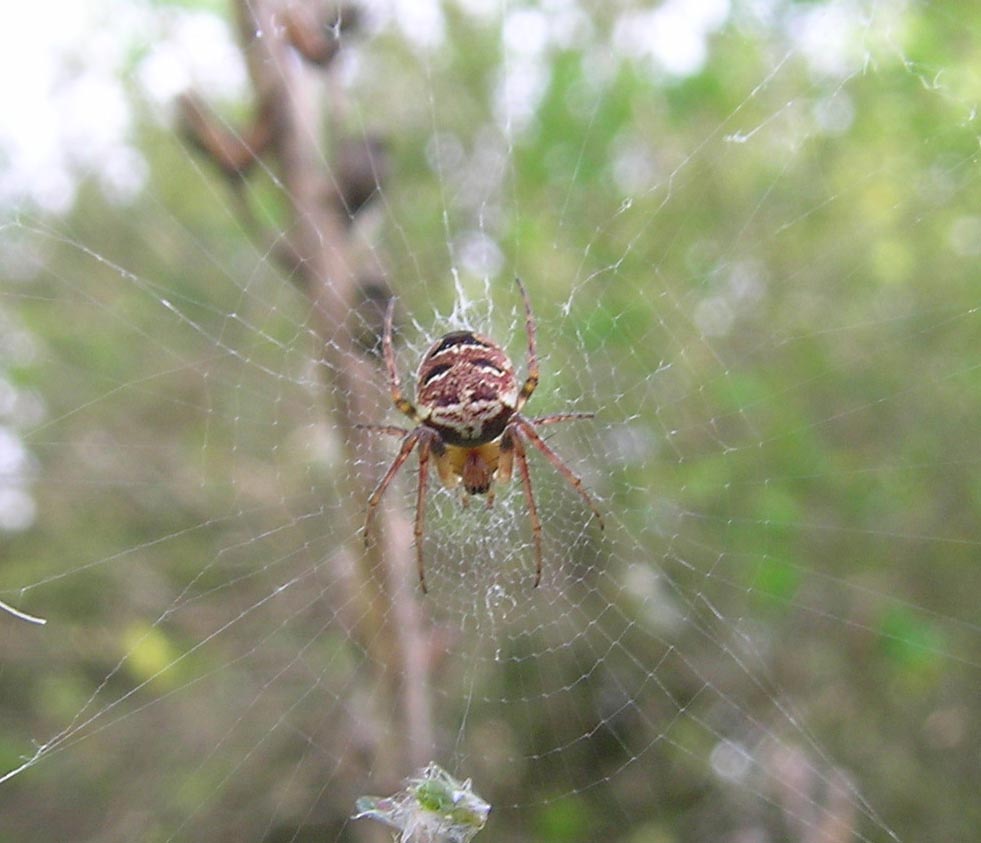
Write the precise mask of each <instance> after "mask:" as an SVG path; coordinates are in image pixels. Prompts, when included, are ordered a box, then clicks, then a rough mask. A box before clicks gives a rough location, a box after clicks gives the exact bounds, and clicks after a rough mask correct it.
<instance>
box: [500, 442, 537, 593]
mask: <svg viewBox="0 0 981 843" xmlns="http://www.w3.org/2000/svg"><path fill="white" fill-rule="evenodd" d="M508 435H509V434H508V432H505V434H504V436H505V437H508ZM510 439H511V448H513V450H514V457H515V461H516V462H517V463H518V474H519V475H520V476H521V486H522V488H523V489H524V492H525V501H526V502H527V504H528V517H529V518H531V536H532V540H533V541H534V543H535V586H534V587H535V588H538V584H539V583H540V582H541V581H542V521H541V519H540V518H539V517H538V507H537V506H536V505H535V495H534V493H533V492H532V490H531V473H530V472H529V471H528V458H527V456H526V455H525V448H524V445H523V444H522V442H521V437H520V436H519V435H518V434H517V431H515V433H514V435H512V436H511V437H510ZM502 450H503V443H502Z"/></svg>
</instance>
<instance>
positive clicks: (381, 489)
mask: <svg viewBox="0 0 981 843" xmlns="http://www.w3.org/2000/svg"><path fill="white" fill-rule="evenodd" d="M422 433H423V431H422V430H419V429H416V430H414V431H412V432H411V433H410V434H409V435H408V436H406V437H405V441H404V442H403V443H402V447H401V449H399V452H398V455H397V456H396V457H395V459H394V460H392V464H391V465H390V466H389V467H388V471H386V472H385V476H384V477H382V479H381V480H380V481H379V483H378V485H377V486H376V487H375V491H373V492H372V493H371V496H370V497H369V498H368V512H367V513H366V514H365V518H364V543H365V546H367V545H368V541H369V539H370V537H371V522H372V520H373V519H374V516H375V510H376V509H377V508H378V504H379V503H380V502H381V499H382V495H384V494H385V490H386V489H387V488H388V486H389V484H390V483H391V482H392V479H393V478H394V477H395V475H396V474H398V470H399V469H400V468H401V467H402V466H403V465H404V464H405V461H406V460H407V459H408V458H409V454H411V453H412V449H413V448H414V447H415V446H416V442H418V441H419V437H420V436H421V435H422Z"/></svg>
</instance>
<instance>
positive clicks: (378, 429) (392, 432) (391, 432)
mask: <svg viewBox="0 0 981 843" xmlns="http://www.w3.org/2000/svg"><path fill="white" fill-rule="evenodd" d="M354 429H355V430H364V431H366V432H368V433H384V434H385V435H386V436H399V437H401V436H405V434H407V433H408V432H409V431H408V430H406V429H405V428H404V427H398V426H397V425H392V424H356V425H355V426H354Z"/></svg>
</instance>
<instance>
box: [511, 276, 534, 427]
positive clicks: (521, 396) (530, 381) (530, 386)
mask: <svg viewBox="0 0 981 843" xmlns="http://www.w3.org/2000/svg"><path fill="white" fill-rule="evenodd" d="M514 280H515V281H516V282H517V284H518V289H519V290H520V291H521V298H522V299H523V300H524V303H525V333H526V334H527V335H528V377H527V378H525V382H524V383H523V384H522V385H521V391H520V392H519V393H518V400H517V402H516V404H515V407H514V409H515V412H520V410H521V408H522V407H524V405H525V402H526V401H527V400H528V399H529V398H531V394H532V393H533V392H534V391H535V387H536V386H538V352H537V351H536V350H535V314H534V313H532V311H531V300H530V299H529V298H528V291H527V290H526V289H525V285H524V284H523V283H522V281H521V279H520V278H518V277H517V276H515V278H514Z"/></svg>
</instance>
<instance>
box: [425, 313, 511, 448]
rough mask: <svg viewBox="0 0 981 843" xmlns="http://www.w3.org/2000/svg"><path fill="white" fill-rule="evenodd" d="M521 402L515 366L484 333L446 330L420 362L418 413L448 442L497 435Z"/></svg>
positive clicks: (467, 442)
mask: <svg viewBox="0 0 981 843" xmlns="http://www.w3.org/2000/svg"><path fill="white" fill-rule="evenodd" d="M517 401H518V383H517V379H516V377H515V374H514V366H513V365H511V361H510V360H509V359H508V356H507V354H506V353H505V352H504V350H503V349H502V348H501V347H500V346H499V345H497V344H496V343H495V342H493V341H492V340H489V339H488V338H487V337H483V336H481V335H480V334H475V333H473V332H472V331H454V332H452V333H449V334H446V335H445V336H443V337H440V338H439V339H438V340H437V341H436V342H435V343H433V345H432V346H431V347H430V349H429V351H427V352H426V354H425V355H424V356H423V358H422V362H421V363H420V364H419V372H418V374H417V376H416V405H417V408H418V412H419V415H420V416H421V417H422V420H423V424H425V425H426V426H428V427H431V428H433V429H434V430H436V431H437V432H438V433H439V434H440V436H442V438H443V439H444V441H445V442H446V443H447V444H450V445H460V446H473V445H480V444H483V443H485V442H490V441H492V440H494V439H497V438H498V437H499V436H500V435H501V434H502V433H503V432H504V428H505V426H506V425H507V423H508V421H509V420H510V419H511V417H512V416H513V415H514V412H515V406H516V405H517Z"/></svg>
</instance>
